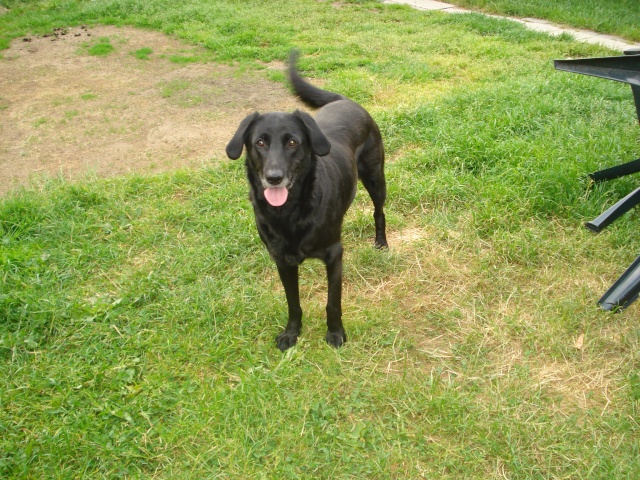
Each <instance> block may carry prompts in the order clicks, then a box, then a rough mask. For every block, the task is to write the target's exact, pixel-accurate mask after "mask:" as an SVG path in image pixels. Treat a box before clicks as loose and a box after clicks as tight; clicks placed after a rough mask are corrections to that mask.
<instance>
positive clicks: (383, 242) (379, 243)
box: [374, 237, 389, 250]
mask: <svg viewBox="0 0 640 480" xmlns="http://www.w3.org/2000/svg"><path fill="white" fill-rule="evenodd" d="M374 247H375V248H377V249H378V250H382V249H385V248H389V244H388V243H387V239H386V238H384V237H381V238H376V242H375V243H374Z"/></svg>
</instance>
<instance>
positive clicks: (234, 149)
mask: <svg viewBox="0 0 640 480" xmlns="http://www.w3.org/2000/svg"><path fill="white" fill-rule="evenodd" d="M258 116H260V114H259V113H258V112H254V113H252V114H251V115H249V116H248V117H247V118H245V119H244V120H242V122H240V126H239V127H238V130H236V133H235V134H234V135H233V138H232V139H231V141H230V142H229V143H228V144H227V149H226V150H227V157H229V158H230V159H231V160H236V159H238V158H240V155H242V147H244V137H245V134H246V133H247V130H248V128H249V126H251V124H252V123H253V122H254V121H255V120H256V118H258Z"/></svg>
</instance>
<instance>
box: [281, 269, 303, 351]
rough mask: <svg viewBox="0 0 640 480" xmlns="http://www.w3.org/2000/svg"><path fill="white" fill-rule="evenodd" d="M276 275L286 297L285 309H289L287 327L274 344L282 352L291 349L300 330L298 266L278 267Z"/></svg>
mask: <svg viewBox="0 0 640 480" xmlns="http://www.w3.org/2000/svg"><path fill="white" fill-rule="evenodd" d="M278 273H279V274H280V280H281V281H282V286H283V287H284V293H285V295H286V296H287V307H288V309H289V320H288V321H287V326H286V327H285V329H284V332H282V333H281V334H280V335H278V336H277V337H276V344H277V345H278V348H279V349H280V350H282V351H283V352H284V351H285V350H286V349H288V348H290V347H293V346H294V345H295V344H296V342H297V341H298V335H300V329H301V328H302V308H301V307H300V292H299V289H298V266H297V265H294V266H291V265H278Z"/></svg>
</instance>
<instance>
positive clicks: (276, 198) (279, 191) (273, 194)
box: [264, 187, 289, 207]
mask: <svg viewBox="0 0 640 480" xmlns="http://www.w3.org/2000/svg"><path fill="white" fill-rule="evenodd" d="M287 197H289V190H287V187H269V188H265V190H264V198H265V199H266V200H267V202H269V205H271V206H273V207H281V206H282V205H284V202H286V201H287Z"/></svg>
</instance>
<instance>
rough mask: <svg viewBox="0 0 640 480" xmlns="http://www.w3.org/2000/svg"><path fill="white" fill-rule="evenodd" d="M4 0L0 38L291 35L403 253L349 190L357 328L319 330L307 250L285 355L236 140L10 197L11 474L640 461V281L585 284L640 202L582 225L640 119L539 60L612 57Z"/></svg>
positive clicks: (354, 12)
mask: <svg viewBox="0 0 640 480" xmlns="http://www.w3.org/2000/svg"><path fill="white" fill-rule="evenodd" d="M620 3H622V2H620ZM3 5H5V6H7V7H9V11H8V12H6V13H4V15H2V16H0V37H2V38H3V39H4V41H5V45H6V44H7V42H8V39H10V38H12V37H14V36H17V35H24V34H26V33H38V32H40V33H44V32H47V31H50V30H51V29H52V28H54V27H61V26H69V25H80V24H87V25H91V24H97V23H114V24H122V25H124V24H128V25H134V26H139V27H143V28H152V29H157V30H161V31H164V32H166V33H168V34H171V35H175V36H178V37H180V38H183V39H184V40H185V41H187V42H189V43H192V44H200V45H204V46H206V47H207V48H208V49H210V51H211V59H210V60H209V61H216V62H222V63H238V64H241V65H243V66H244V67H245V68H247V69H253V70H260V69H265V66H264V62H270V61H273V60H284V59H285V58H286V56H287V54H288V51H289V50H290V49H291V48H292V47H294V46H296V47H299V48H300V49H301V51H302V54H303V55H302V57H301V59H300V67H301V69H302V70H303V71H304V74H305V75H306V76H307V77H309V78H310V79H311V80H312V81H313V82H314V83H317V84H322V85H323V86H324V87H326V88H328V89H331V90H334V91H337V92H340V93H343V94H346V95H348V96H350V97H351V98H353V99H355V100H357V101H359V102H361V103H362V104H363V105H364V106H365V107H366V108H367V109H369V111H370V112H371V113H372V115H373V116H374V117H375V119H376V120H377V122H378V123H379V125H380V127H381V130H382V133H383V138H384V140H385V145H386V149H387V167H386V170H387V178H388V190H389V197H388V204H387V223H388V226H389V235H388V237H389V243H390V245H391V248H390V249H389V251H383V252H380V251H376V250H375V249H374V248H373V224H372V219H371V214H372V209H371V207H370V205H369V201H368V198H367V197H366V194H365V193H364V189H362V188H361V189H360V192H359V194H358V196H357V198H356V200H355V202H354V205H353V206H352V208H351V210H350V211H349V213H348V216H347V219H346V220H345V226H344V234H343V240H344V246H345V283H344V292H343V299H344V301H343V302H344V305H343V308H344V320H345V328H346V329H347V335H348V338H349V341H348V343H347V344H346V345H345V346H344V347H343V348H341V349H340V350H334V349H332V348H330V347H328V346H327V345H326V344H325V342H324V331H325V326H324V302H325V275H324V267H323V265H322V264H320V263H319V262H314V261H309V262H307V263H305V264H304V265H303V267H302V268H301V297H302V304H303V309H304V318H303V322H304V327H303V332H302V337H301V339H300V340H299V344H298V345H297V346H296V347H294V348H292V349H290V350H288V351H287V352H286V353H285V354H282V353H281V352H280V351H278V350H277V349H276V348H275V343H274V338H275V336H276V335H277V334H278V333H279V332H280V331H281V329H282V327H283V325H284V323H285V320H286V304H285V300H284V294H283V292H282V288H281V285H280V283H279V280H278V279H277V273H276V270H275V266H274V265H273V263H272V262H271V260H270V259H269V257H268V254H267V253H266V251H265V249H264V247H263V246H262V244H261V243H260V241H259V239H258V236H257V233H256V230H255V227H254V225H253V214H252V211H251V207H250V205H249V202H248V200H247V186H246V181H245V179H244V167H243V164H242V162H241V161H238V162H232V161H228V160H227V159H226V158H224V156H223V152H220V155H218V156H216V157H214V158H212V159H211V162H210V165H208V166H207V167H205V168H201V169H197V170H181V171H177V172H174V173H169V174H162V175H153V176H151V175H149V176H141V175H130V176H126V177H120V178H116V179H108V180H107V179H95V178H88V179H87V180H86V181H82V182H73V183H71V182H65V181H57V180H55V181H54V180H52V181H47V182H40V183H34V184H33V185H32V186H30V187H26V188H24V189H19V190H16V191H14V192H12V193H10V194H8V195H6V196H5V197H4V198H2V199H1V200H0V275H1V283H0V289H1V290H0V476H2V477H4V478H34V479H36V478H38V479H40V478H85V477H86V478H166V479H176V478H190V479H203V478H238V479H241V478H242V479H244V478H332V479H333V478H336V479H342V478H344V479H347V478H349V479H355V478H373V479H382V478H388V479H415V478H438V479H448V478H450V479H460V478H470V479H471V478H474V479H475V478H478V479H485V478H509V479H531V478H541V479H542V478H545V479H546V478H572V479H573V478H592V479H596V478H597V479H603V478H612V479H613V478H615V479H622V478H628V479H633V478H638V475H639V472H640V424H639V422H640V374H639V373H638V362H639V359H638V357H637V356H636V354H637V352H639V351H640V324H639V323H638V318H640V302H637V303H635V304H633V305H632V306H631V307H629V308H628V309H627V310H625V311H624V312H622V313H618V314H612V313H606V312H603V311H601V310H600V309H599V308H598V307H597V305H596V301H597V299H598V298H599V297H600V296H601V295H602V293H603V292H604V291H605V290H606V289H607V288H608V287H609V286H610V285H611V283H612V282H613V281H614V280H615V279H616V278H617V277H618V276H619V275H620V274H621V273H622V272H623V271H624V269H625V268H626V267H627V266H628V265H629V264H630V263H631V262H632V261H633V259H635V258H636V256H637V255H638V253H639V250H640V238H639V237H638V235H637V232H638V226H639V224H640V217H639V215H638V211H637V210H636V211H632V212H630V213H628V214H627V215H626V216H624V217H623V218H621V219H620V220H618V221H616V222H615V223H614V224H613V225H612V226H610V227H609V228H608V229H607V230H606V231H604V232H603V233H601V234H599V235H593V234H591V233H589V232H588V231H587V230H586V229H584V228H583V226H582V224H583V222H585V221H586V220H590V219H592V218H593V217H595V216H597V215H598V214H600V213H601V212H602V211H603V210H604V209H605V208H607V207H608V206H610V205H611V204H613V203H615V202H616V201H617V200H618V199H619V198H621V197H622V196H624V195H626V194H627V193H628V192H630V191H631V190H632V189H634V188H636V187H637V177H636V176H631V177H626V178H622V179H618V180H615V181H612V182H608V183H604V184H601V185H591V184H590V183H589V182H588V179H587V176H586V174H587V173H589V172H591V171H594V170H597V169H600V168H604V167H608V166H612V165H616V164H619V163H622V162H625V161H630V160H633V159H634V158H637V157H638V156H639V152H640V145H639V144H638V138H639V137H638V133H640V132H639V131H638V125H637V118H636V112H635V109H634V105H633V100H632V96H631V92H630V89H629V87H628V86H627V85H622V84H617V83H614V82H610V81H606V80H602V79H595V78H589V77H584V76H580V75H572V74H568V73H563V72H557V71H555V70H554V69H553V64H552V60H553V59H557V58H567V57H574V58H575V57H587V56H598V55H610V54H612V52H610V51H607V50H606V49H603V48H601V47H597V46H592V45H586V44H581V43H576V42H573V41H572V40H571V39H570V38H568V37H564V36H562V37H557V38H551V37H548V36H546V35H543V34H540V33H536V32H532V31H528V30H526V29H525V28H524V27H522V26H520V25H518V24H516V23H513V22H509V21H505V20H499V19H492V18H486V17H484V16H482V15H479V14H465V15H449V14H445V13H441V12H420V11H415V10H412V9H410V8H408V7H404V6H396V5H382V4H380V3H378V2H368V1H343V2H333V1H316V0H290V1H276V0H273V1H253V2H237V1H232V0H220V1H215V2H213V1H204V0H191V1H186V2H169V1H167V0H145V1H142V0H96V1H66V0H60V1H42V2H21V1H5V2H3ZM584 9H585V10H586V7H584ZM116 48H117V47H116ZM0 61H2V60H0ZM270 75H271V76H272V78H273V79H275V80H281V81H284V78H283V77H282V75H281V74H273V73H272V74H270ZM185 108H188V106H185ZM35 120H37V119H34V121H35Z"/></svg>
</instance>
